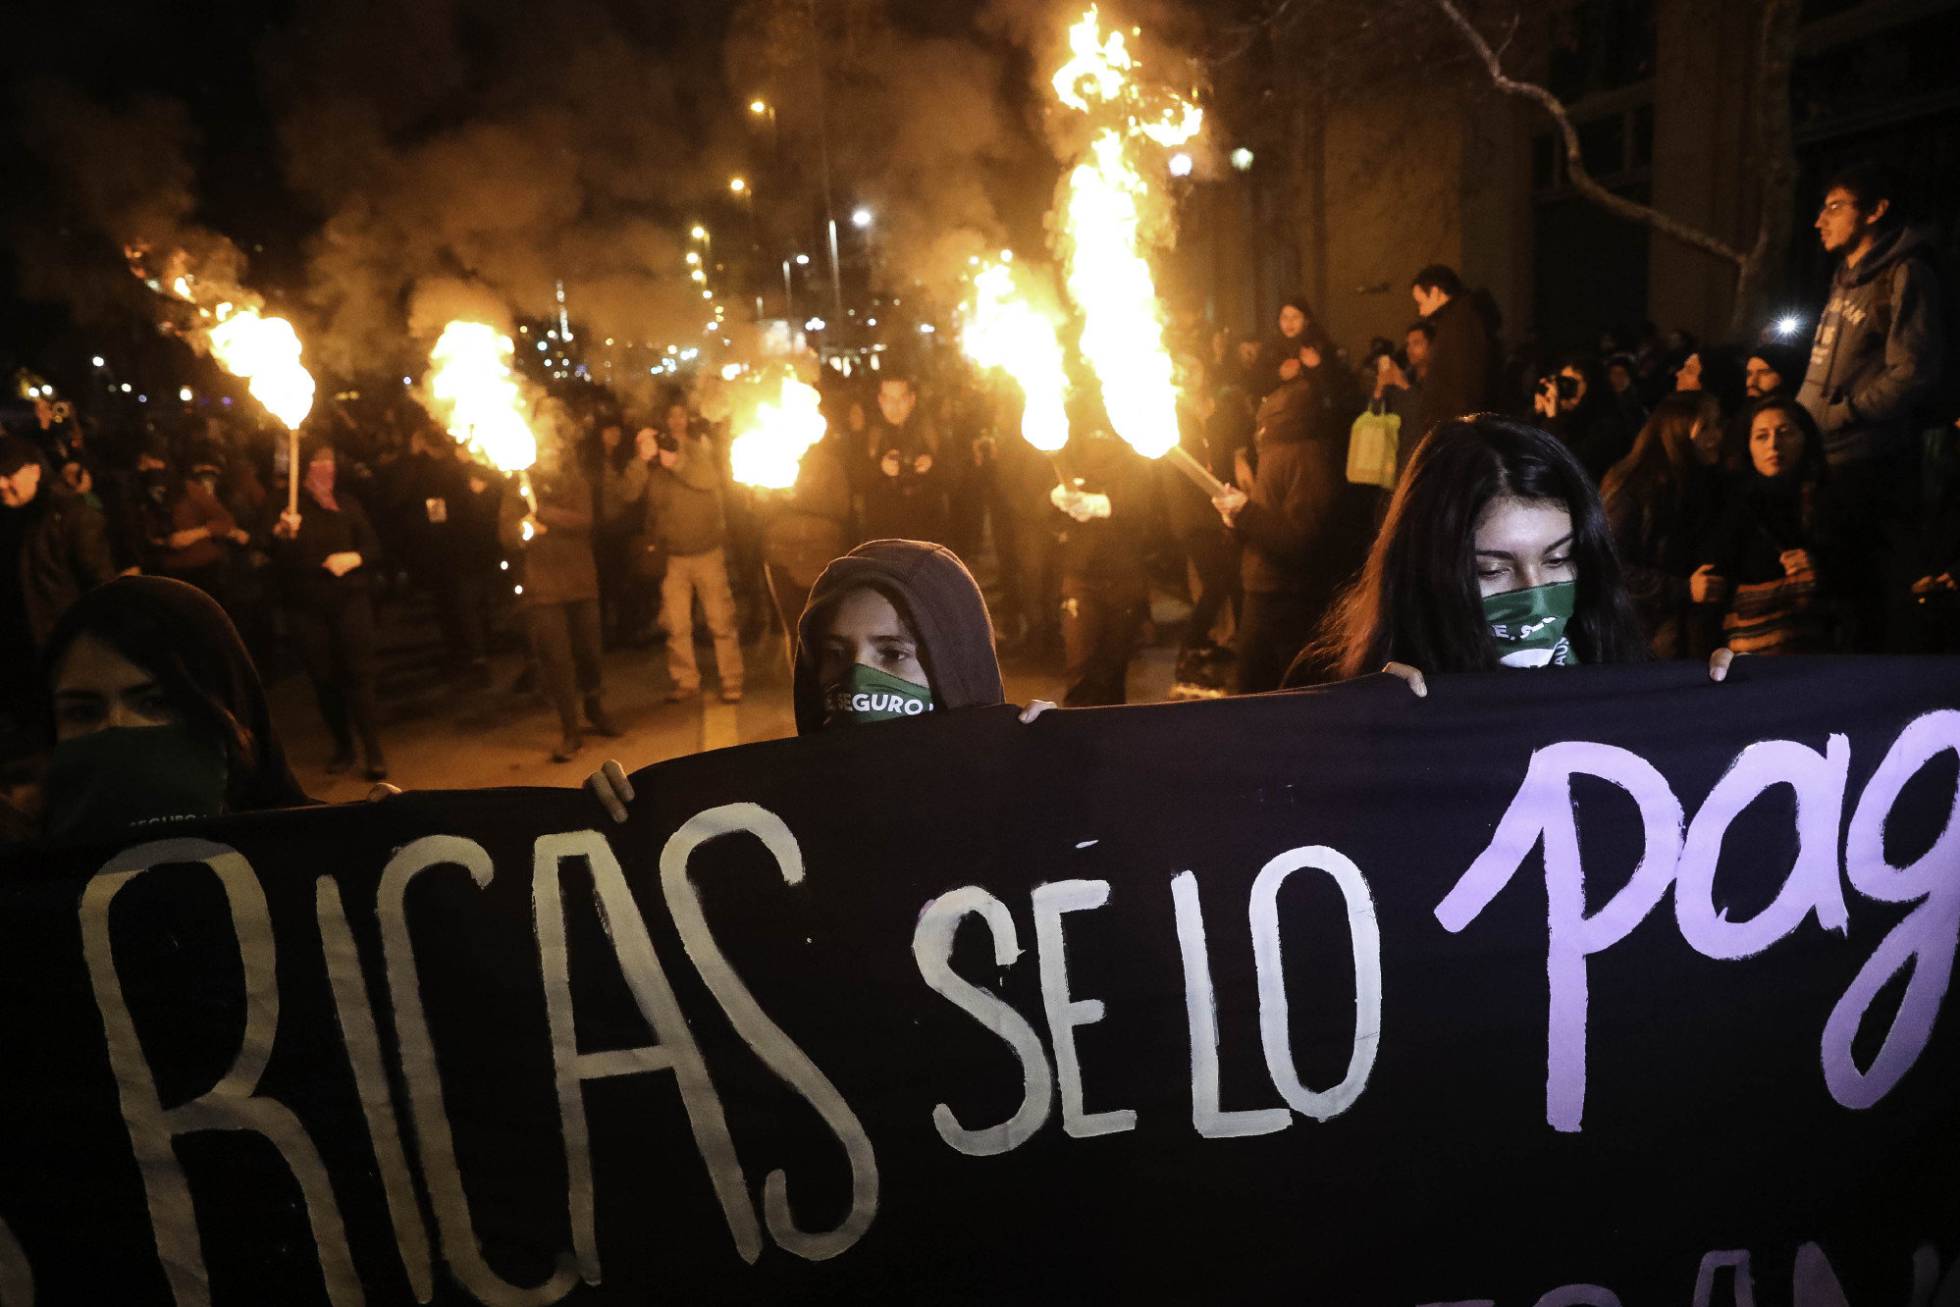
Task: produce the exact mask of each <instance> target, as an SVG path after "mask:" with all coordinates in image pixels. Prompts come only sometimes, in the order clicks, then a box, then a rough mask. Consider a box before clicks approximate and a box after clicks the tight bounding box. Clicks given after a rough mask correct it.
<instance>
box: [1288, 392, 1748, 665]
mask: <svg viewBox="0 0 1960 1307" xmlns="http://www.w3.org/2000/svg"><path fill="white" fill-rule="evenodd" d="M1649 656H1650V655H1649V653H1648V649H1647V640H1646V637H1645V636H1644V635H1643V634H1642V632H1641V630H1640V620H1639V618H1638V617H1637V616H1636V615H1635V613H1634V609H1633V603H1632V600H1631V599H1630V598H1629V596H1628V594H1627V586H1626V580H1625V577H1624V576H1623V575H1622V573H1621V571H1620V563H1619V559H1618V558H1617V557H1616V555H1615V554H1614V551H1613V537H1612V532H1611V531H1610V530H1609V528H1608V526H1607V522H1606V513H1605V510H1604V509H1603V508H1602V507H1601V505H1600V502H1599V496H1598V494H1597V493H1596V492H1595V491H1594V490H1593V487H1592V481H1591V479H1590V478H1589V477H1587V475H1586V473H1585V469H1583V468H1582V467H1580V466H1579V463H1578V460H1577V459H1575V458H1574V457H1573V456H1572V453H1571V451H1570V450H1568V449H1567V448H1566V447H1565V446H1564V445H1563V444H1561V443H1560V442H1559V441H1558V440H1557V439H1556V438H1555V437H1553V436H1552V435H1550V434H1549V433H1547V432H1545V431H1541V430H1539V429H1538V428H1537V427H1534V426H1530V425H1528V424H1527V423H1524V422H1518V421H1514V420H1512V419H1509V418H1501V417H1497V416H1494V415H1492V414H1488V413H1485V414H1478V415H1475V416H1472V417H1467V418H1461V419H1458V420H1456V421H1452V422H1445V423H1443V424H1442V425H1441V426H1439V427H1437V428H1436V430H1435V431H1433V432H1431V433H1430V434H1429V436H1428V437H1427V438H1426V439H1424V440H1423V442H1422V443H1421V444H1420V445H1419V446H1418V447H1417V448H1416V451H1415V454H1414V456H1413V457H1412V458H1411V459H1410V462H1409V467H1408V470H1407V471H1406V472H1405V473H1404V475H1403V477H1402V480H1401V482H1400V484H1399V485H1397V487H1396V490H1395V496H1394V498H1393V499H1392V500H1391V501H1390V502H1389V507H1388V516H1387V518H1386V520H1385V521H1384V522H1383V523H1382V528H1381V532H1380V534H1379V535H1378V536H1377V537H1376V539H1375V545H1374V548H1373V550H1372V551H1371V552H1370V553H1369V556H1368V562H1367V565H1366V567H1364V568H1363V570H1362V573H1361V578H1360V580H1359V581H1357V582H1356V583H1355V584H1354V585H1353V586H1352V587H1351V588H1350V589H1349V590H1348V591H1347V593H1346V594H1345V595H1343V596H1342V598H1341V600H1340V602H1339V603H1338V604H1337V605H1336V606H1335V608H1334V611H1333V612H1332V613H1331V614H1330V615H1329V617H1328V620H1327V621H1326V623H1325V624H1324V625H1323V627H1322V633H1321V635H1320V637H1319V639H1318V640H1316V641H1315V642H1314V643H1313V644H1312V645H1310V646H1308V648H1307V649H1306V650H1305V651H1304V652H1303V653H1302V655H1301V657H1300V658H1299V659H1296V660H1295V663H1294V666H1293V669H1292V670H1291V671H1289V672H1288V674H1287V682H1286V683H1287V684H1288V685H1298V684H1307V683H1310V682H1312V681H1315V680H1325V679H1347V678H1349V677H1354V676H1361V675H1365V674H1367V673H1369V672H1376V671H1384V670H1386V671H1390V672H1393V673H1394V674H1396V675H1398V676H1401V677H1402V678H1403V679H1404V680H1407V681H1408V682H1409V684H1410V687H1411V688H1412V689H1414V690H1415V692H1416V693H1417V694H1419V695H1420V694H1426V693H1427V692H1428V691H1427V687H1426V685H1425V684H1424V681H1423V677H1424V674H1426V673H1436V672H1443V673H1448V672H1476V671H1488V670H1491V669H1494V668H1497V667H1504V666H1510V667H1544V666H1567V665H1571V664H1575V663H1627V662H1640V661H1643V660H1645V659H1646V658H1648V657H1649ZM1716 679H1720V676H1719V674H1718V675H1717V676H1716Z"/></svg>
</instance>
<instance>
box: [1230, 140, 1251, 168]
mask: <svg viewBox="0 0 1960 1307" xmlns="http://www.w3.org/2000/svg"><path fill="white" fill-rule="evenodd" d="M1232 167H1233V169H1234V170H1236V171H1238V172H1251V171H1252V151H1250V150H1248V149H1246V148H1245V147H1244V146H1243V145H1241V146H1240V147H1239V148H1238V149H1236V150H1234V151H1232Z"/></svg>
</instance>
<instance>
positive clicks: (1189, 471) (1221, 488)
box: [1165, 445, 1225, 499]
mask: <svg viewBox="0 0 1960 1307" xmlns="http://www.w3.org/2000/svg"><path fill="white" fill-rule="evenodd" d="M1165 457H1166V458H1168V459H1169V460H1170V462H1171V466H1172V467H1174V468H1176V469H1177V470H1178V471H1180V472H1182V473H1184V475H1185V476H1188V477H1190V478H1191V479H1192V480H1193V481H1195V482H1196V483H1197V485H1198V489H1200V490H1202V491H1204V492H1205V494H1206V495H1208V496H1210V497H1211V498H1213V499H1216V498H1218V497H1219V496H1220V495H1222V494H1224V493H1225V483H1224V482H1223V481H1220V480H1219V479H1218V478H1217V477H1215V476H1213V475H1212V474H1211V473H1210V471H1209V470H1207V469H1206V467H1205V465H1204V464H1203V463H1200V462H1199V461H1198V460H1197V459H1195V458H1193V457H1191V451H1190V450H1188V449H1186V448H1185V447H1184V446H1182V445H1172V446H1171V448H1170V453H1168V454H1166V455H1165Z"/></svg>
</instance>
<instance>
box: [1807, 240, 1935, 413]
mask: <svg viewBox="0 0 1960 1307" xmlns="http://www.w3.org/2000/svg"><path fill="white" fill-rule="evenodd" d="M1890 275H1891V277H1892V330H1891V332H1890V333H1889V334H1887V336H1886V337H1885V366H1884V367H1883V368H1881V369H1879V370H1878V371H1877V372H1874V373H1873V374H1872V375H1870V376H1868V377H1866V378H1865V379H1863V380H1862V381H1859V382H1857V383H1855V384H1854V385H1853V386H1852V389H1851V393H1850V394H1848V395H1846V396H1845V397H1844V398H1843V399H1842V400H1841V401H1839V402H1838V403H1835V404H1833V405H1831V411H1830V412H1829V413H1828V414H1827V417H1826V421H1825V426H1824V429H1825V430H1827V431H1834V430H1837V429H1839V428H1841V427H1842V426H1844V425H1847V424H1848V423H1855V422H1887V421H1890V420H1892V419H1894V418H1902V417H1905V416H1907V415H1908V414H1909V413H1911V411H1912V409H1913V408H1914V406H1916V405H1918V404H1920V403H1923V402H1924V401H1925V400H1926V399H1927V398H1928V397H1929V396H1931V395H1932V393H1933V390H1934V388H1935V387H1936V386H1937V385H1938V384H1939V377H1940V359H1941V351H1942V349H1943V348H1944V346H1943V344H1942V342H1941V339H1940V337H1941V329H1940V288H1939V281H1938V279H1937V278H1936V277H1934V276H1933V274H1932V272H1931V271H1930V270H1929V269H1927V268H1926V267H1924V266H1923V265H1922V264H1920V263H1919V262H1918V261H1917V260H1913V259H1907V260H1905V261H1903V262H1901V263H1900V264H1899V265H1898V266H1897V267H1895V268H1893V269H1892V272H1891V274H1890Z"/></svg>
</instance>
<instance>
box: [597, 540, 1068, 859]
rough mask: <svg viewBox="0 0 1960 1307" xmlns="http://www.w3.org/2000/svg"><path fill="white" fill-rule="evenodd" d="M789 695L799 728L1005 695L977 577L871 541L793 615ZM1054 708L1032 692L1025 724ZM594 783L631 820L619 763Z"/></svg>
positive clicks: (923, 552) (941, 551)
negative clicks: (798, 617) (799, 614)
mask: <svg viewBox="0 0 1960 1307" xmlns="http://www.w3.org/2000/svg"><path fill="white" fill-rule="evenodd" d="M791 697H792V702H793V704H794V707H795V710H796V733H797V734H798V735H813V734H815V733H816V732H818V731H821V730H825V729H828V728H830V727H834V726H845V725H861V724H867V723H871V722H882V721H894V720H897V719H899V718H902V717H916V716H921V715H923V714H925V713H928V712H952V711H958V710H960V709H964V708H988V707H993V706H995V705H998V704H1002V703H1005V702H1006V698H1007V692H1006V688H1005V687H1004V685H1003V684H1002V681H1001V675H1000V662H999V661H998V659H996V658H995V656H994V624H993V619H992V618H990V617H989V616H988V615H987V600H986V598H985V596H983V595H982V594H981V593H980V586H979V583H978V582H976V581H975V580H974V579H973V574H972V573H971V572H969V571H967V570H966V564H964V563H962V562H960V560H959V558H958V557H957V556H956V555H954V553H953V552H952V551H951V550H950V549H946V548H943V547H942V546H939V545H934V544H927V543H926V542H924V541H921V540H873V541H871V542H870V543H869V544H863V545H859V546H858V547H857V548H856V549H853V550H852V551H851V552H850V553H848V554H846V555H844V556H843V557H842V558H839V559H835V560H833V561H832V562H831V564H830V566H829V567H826V568H825V569H824V571H823V575H822V576H820V577H818V578H817V583H816V585H815V586H814V587H813V588H812V589H811V591H810V602H809V604H808V606H806V607H805V608H804V610H803V617H802V620H801V621H799V622H798V623H797V636H796V657H795V665H794V668H793V670H792V673H791ZM1054 706H1055V705H1054V704H1052V703H1049V702H1047V701H1045V700H1041V699H1036V700H1034V701H1033V702H1032V703H1030V704H1029V705H1028V706H1027V708H1026V709H1024V710H1023V711H1022V713H1021V720H1022V721H1023V722H1031V721H1033V720H1034V719H1035V718H1036V717H1039V716H1040V715H1041V714H1042V713H1044V712H1046V711H1047V710H1048V709H1050V708H1053V707H1054ZM586 785H587V787H588V788H590V789H591V790H592V792H593V794H594V796H595V797H597V798H598V800H599V802H600V803H601V805H603V806H604V807H605V809H606V811H607V813H608V814H610V815H611V817H612V819H613V820H614V821H620V822H623V821H625V820H626V805H627V804H628V803H630V802H632V800H633V785H632V782H631V781H629V780H628V779H627V777H626V772H625V769H624V768H622V767H621V766H620V765H619V763H617V762H613V761H610V760H609V761H607V763H606V764H605V766H603V767H602V768H600V769H599V770H598V771H596V772H594V773H593V774H592V775H591V777H589V778H588V779H587V781H586Z"/></svg>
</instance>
